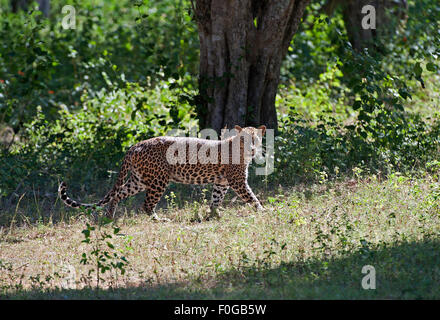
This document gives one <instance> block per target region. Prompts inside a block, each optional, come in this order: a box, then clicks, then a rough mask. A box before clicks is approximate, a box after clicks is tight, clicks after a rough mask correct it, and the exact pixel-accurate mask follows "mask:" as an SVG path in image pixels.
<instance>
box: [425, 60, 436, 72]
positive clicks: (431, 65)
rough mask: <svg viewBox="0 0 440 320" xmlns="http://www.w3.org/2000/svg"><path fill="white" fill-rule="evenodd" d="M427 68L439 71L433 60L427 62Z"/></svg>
mask: <svg viewBox="0 0 440 320" xmlns="http://www.w3.org/2000/svg"><path fill="white" fill-rule="evenodd" d="M426 70H428V71H431V72H435V71H437V65H435V64H434V63H432V62H428V63H427V64H426Z"/></svg>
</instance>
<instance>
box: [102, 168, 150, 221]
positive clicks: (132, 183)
mask: <svg viewBox="0 0 440 320" xmlns="http://www.w3.org/2000/svg"><path fill="white" fill-rule="evenodd" d="M144 190H146V186H145V184H143V183H142V181H141V180H140V178H139V177H138V175H137V174H136V173H135V172H132V173H131V176H130V178H128V180H127V182H125V183H124V184H123V185H122V186H120V187H119V188H117V189H116V190H115V191H114V194H113V196H112V198H111V200H110V201H109V204H108V207H107V210H106V215H107V216H108V217H114V215H115V211H116V207H117V205H118V203H119V202H120V201H121V200H123V199H126V198H128V197H130V196H133V195H135V194H137V193H139V192H142V191H144Z"/></svg>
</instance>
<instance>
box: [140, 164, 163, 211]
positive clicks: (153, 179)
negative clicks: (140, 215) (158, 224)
mask: <svg viewBox="0 0 440 320" xmlns="http://www.w3.org/2000/svg"><path fill="white" fill-rule="evenodd" d="M169 179H170V178H169V175H168V174H166V173H165V172H163V173H156V174H154V175H153V174H152V175H145V176H144V177H143V179H142V182H143V184H144V185H145V190H146V195H145V200H144V205H143V207H142V210H143V211H144V212H145V213H147V214H148V215H152V216H153V218H155V219H156V220H167V219H159V218H158V216H157V215H156V213H155V210H154V209H155V208H156V205H157V203H158V202H159V200H160V198H161V197H162V195H163V193H164V192H165V189H166V188H167V186H168V183H169Z"/></svg>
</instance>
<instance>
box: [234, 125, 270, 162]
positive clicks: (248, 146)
mask: <svg viewBox="0 0 440 320" xmlns="http://www.w3.org/2000/svg"><path fill="white" fill-rule="evenodd" d="M234 129H235V130H236V132H237V137H240V149H241V150H242V152H243V155H244V159H245V161H246V162H250V161H252V158H254V157H255V156H256V155H257V154H261V152H262V148H263V135H264V133H265V132H266V126H264V125H262V126H260V127H258V128H254V127H245V128H242V127H240V126H235V127H234Z"/></svg>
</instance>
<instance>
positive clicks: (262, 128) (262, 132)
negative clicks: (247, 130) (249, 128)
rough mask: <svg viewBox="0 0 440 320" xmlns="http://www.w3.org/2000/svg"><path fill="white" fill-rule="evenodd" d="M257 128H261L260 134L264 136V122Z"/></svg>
mask: <svg viewBox="0 0 440 320" xmlns="http://www.w3.org/2000/svg"><path fill="white" fill-rule="evenodd" d="M258 130H261V135H262V136H264V133H265V132H266V126H265V125H264V124H263V125H262V126H259V127H258Z"/></svg>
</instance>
